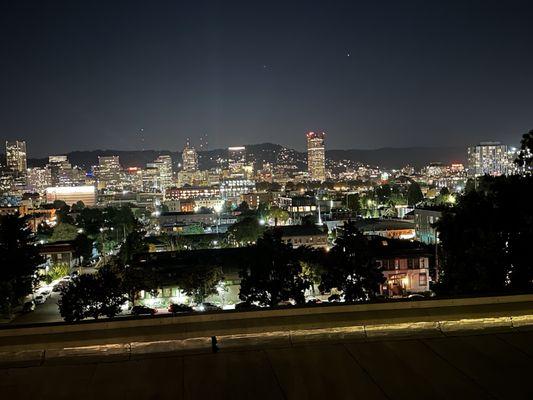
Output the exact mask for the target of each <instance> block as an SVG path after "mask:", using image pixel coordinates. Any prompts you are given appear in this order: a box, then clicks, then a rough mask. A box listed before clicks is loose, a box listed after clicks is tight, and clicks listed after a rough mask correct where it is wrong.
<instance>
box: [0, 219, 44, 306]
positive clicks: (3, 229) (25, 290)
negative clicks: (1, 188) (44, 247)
mask: <svg viewBox="0 0 533 400" xmlns="http://www.w3.org/2000/svg"><path fill="white" fill-rule="evenodd" d="M27 221H28V219H27V218H21V217H19V215H18V214H16V215H5V216H2V217H0V274H1V277H2V278H1V280H0V313H3V314H9V313H10V312H11V308H12V307H13V306H15V305H16V304H17V303H18V302H19V301H20V300H21V299H22V298H23V297H24V296H26V295H27V294H29V293H31V292H32V289H33V281H34V278H33V276H34V274H35V271H36V270H37V267H38V265H39V264H41V263H42V262H43V261H44V260H43V259H42V257H41V256H40V255H39V248H38V247H36V246H35V245H34V237H33V235H32V233H31V230H30V228H29V226H28V224H27Z"/></svg>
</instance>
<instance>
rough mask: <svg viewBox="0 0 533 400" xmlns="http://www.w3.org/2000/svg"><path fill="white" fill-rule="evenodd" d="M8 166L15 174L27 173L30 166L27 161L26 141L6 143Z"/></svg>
mask: <svg viewBox="0 0 533 400" xmlns="http://www.w3.org/2000/svg"><path fill="white" fill-rule="evenodd" d="M6 166H7V168H8V169H10V170H11V171H14V172H20V173H25V172H26V168H27V167H28V165H27V161H26V142H25V141H23V140H21V141H19V140H15V141H13V142H10V141H6Z"/></svg>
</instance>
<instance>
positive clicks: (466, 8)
mask: <svg viewBox="0 0 533 400" xmlns="http://www.w3.org/2000/svg"><path fill="white" fill-rule="evenodd" d="M111 3H112V4H111ZM0 85H1V86H0V140H2V141H3V140H5V139H14V138H20V139H25V140H27V142H28V151H29V153H30V156H45V155H47V154H51V153H61V152H66V151H70V150H84V149H99V148H102V149H104V148H108V149H109V148H112V149H122V150H126V149H141V148H147V149H148V148H150V149H168V150H177V149H181V148H182V147H183V145H184V142H185V138H186V137H188V136H190V137H191V138H192V142H193V144H196V145H198V138H199V136H200V135H201V134H203V133H207V135H208V138H209V142H210V143H209V145H210V148H215V147H226V146H229V145H239V144H251V143H260V142H267V141H268V142H275V143H280V144H283V145H287V146H290V147H294V148H298V149H303V148H304V147H305V136H304V134H305V132H306V131H308V130H323V131H326V132H327V133H328V137H327V147H328V148H378V147H406V146H413V145H422V146H464V145H468V144H472V143H474V142H478V141H480V140H501V141H503V142H506V143H510V144H516V143H518V141H519V139H520V135H521V134H522V133H524V132H526V131H528V130H529V129H532V128H533V2H532V1H526V0H525V1H512V0H511V1H507V0H506V1H504V0H500V1H491V0H480V1H468V0H460V1H452V0H448V1H437V0H421V1H409V0H404V1H399V0H393V1H355V0H354V1H346V2H341V1H326V0H324V1H312V0H307V1H290V0H285V1H254V0H248V1H243V2H238V1H231V0H226V1H219V2H201V1H197V0H190V1H179V0H175V1H163V0H152V1H133V0H127V1H113V0H106V1H98V0H90V1H89V0H87V1H81V0H70V1H63V2H60V1H53V0H48V1H39V2H37V1H33V2H30V1H24V0H14V1H7V0H2V1H1V2H0ZM141 128H142V129H144V133H143V134H144V137H145V142H144V144H142V142H141V138H140V134H139V130H140V129H141Z"/></svg>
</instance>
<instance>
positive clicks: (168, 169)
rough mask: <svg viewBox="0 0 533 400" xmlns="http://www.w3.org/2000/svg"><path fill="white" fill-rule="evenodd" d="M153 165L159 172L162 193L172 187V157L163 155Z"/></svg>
mask: <svg viewBox="0 0 533 400" xmlns="http://www.w3.org/2000/svg"><path fill="white" fill-rule="evenodd" d="M153 165H154V166H155V167H156V168H157V169H158V171H159V185H160V189H161V191H164V190H165V189H167V188H169V187H171V186H172V157H170V156H168V155H162V156H159V157H157V158H156V159H155V161H154V162H153Z"/></svg>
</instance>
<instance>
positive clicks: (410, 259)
mask: <svg viewBox="0 0 533 400" xmlns="http://www.w3.org/2000/svg"><path fill="white" fill-rule="evenodd" d="M407 269H413V259H412V258H408V259H407Z"/></svg>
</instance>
